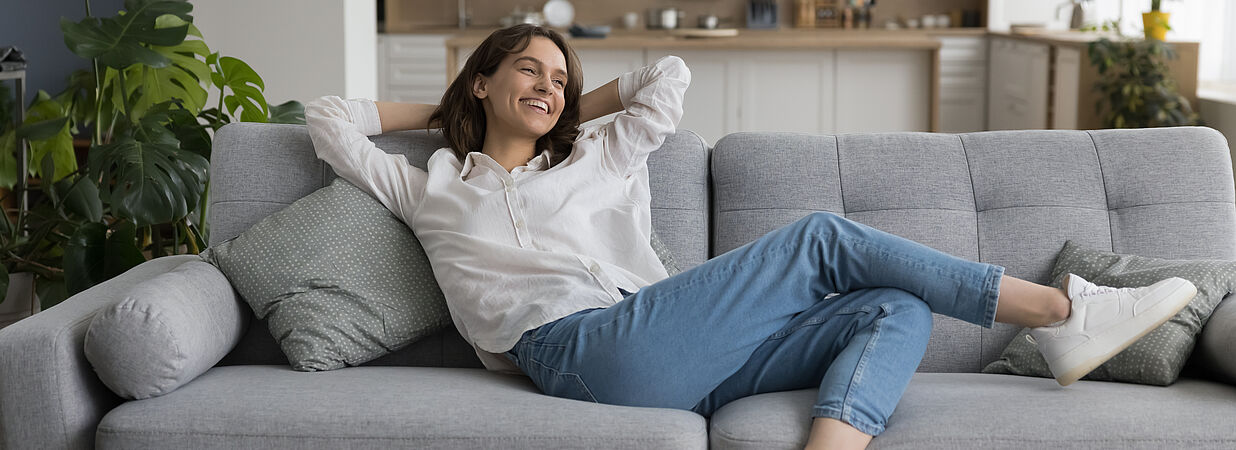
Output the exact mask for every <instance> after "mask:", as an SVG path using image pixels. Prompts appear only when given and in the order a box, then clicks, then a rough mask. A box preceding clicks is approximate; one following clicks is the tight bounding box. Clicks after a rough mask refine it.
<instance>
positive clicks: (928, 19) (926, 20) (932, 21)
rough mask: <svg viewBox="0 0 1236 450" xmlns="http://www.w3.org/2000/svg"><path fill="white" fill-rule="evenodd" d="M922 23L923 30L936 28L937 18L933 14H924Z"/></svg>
mask: <svg viewBox="0 0 1236 450" xmlns="http://www.w3.org/2000/svg"><path fill="white" fill-rule="evenodd" d="M920 23H922V24H923V28H935V27H936V16H935V15H932V14H924V15H923V18H922V19H920Z"/></svg>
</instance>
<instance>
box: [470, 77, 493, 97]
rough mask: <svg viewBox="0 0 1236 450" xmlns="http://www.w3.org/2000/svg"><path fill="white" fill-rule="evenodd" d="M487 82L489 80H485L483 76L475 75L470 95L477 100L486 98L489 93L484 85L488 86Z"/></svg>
mask: <svg viewBox="0 0 1236 450" xmlns="http://www.w3.org/2000/svg"><path fill="white" fill-rule="evenodd" d="M488 82H489V80H486V79H485V76H484V75H481V74H479V73H478V74H476V78H473V79H472V95H474V96H476V98H478V99H484V98H485V97H488V96H489V92H488V91H487V90H486V89H487V86H486V85H487V84H488Z"/></svg>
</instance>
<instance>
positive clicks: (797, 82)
mask: <svg viewBox="0 0 1236 450" xmlns="http://www.w3.org/2000/svg"><path fill="white" fill-rule="evenodd" d="M833 55H834V52H833V51H832V50H824V51H779V52H743V53H741V54H734V55H733V58H734V59H735V60H736V61H737V63H736V64H735V65H734V67H735V69H737V75H738V76H737V80H736V81H737V84H738V94H739V95H738V129H737V130H732V131H731V132H733V131H795V132H802V133H829V132H832V130H833V128H834V118H835V115H834V112H835V111H834V109H833V105H834V103H835V102H834V92H833V63H834V60H833V58H834V56H833Z"/></svg>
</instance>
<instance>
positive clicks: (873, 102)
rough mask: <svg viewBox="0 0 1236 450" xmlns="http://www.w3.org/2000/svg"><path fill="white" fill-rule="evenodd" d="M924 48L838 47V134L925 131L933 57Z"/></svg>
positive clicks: (929, 126) (928, 116)
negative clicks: (852, 48)
mask: <svg viewBox="0 0 1236 450" xmlns="http://www.w3.org/2000/svg"><path fill="white" fill-rule="evenodd" d="M931 58H932V53H931V52H929V51H924V50H879V51H872V50H869V49H867V50H837V81H836V86H837V96H836V98H837V101H836V115H837V116H836V117H837V120H836V123H837V126H836V130H835V132H837V133H866V132H882V131H929V130H930V129H931V64H932V61H931Z"/></svg>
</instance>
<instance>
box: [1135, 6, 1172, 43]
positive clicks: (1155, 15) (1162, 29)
mask: <svg viewBox="0 0 1236 450" xmlns="http://www.w3.org/2000/svg"><path fill="white" fill-rule="evenodd" d="M1171 17H1172V14H1171V13H1165V12H1162V11H1151V12H1148V13H1142V26H1144V27H1145V28H1146V39H1155V40H1159V41H1166V40H1167V21H1168V19H1171Z"/></svg>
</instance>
